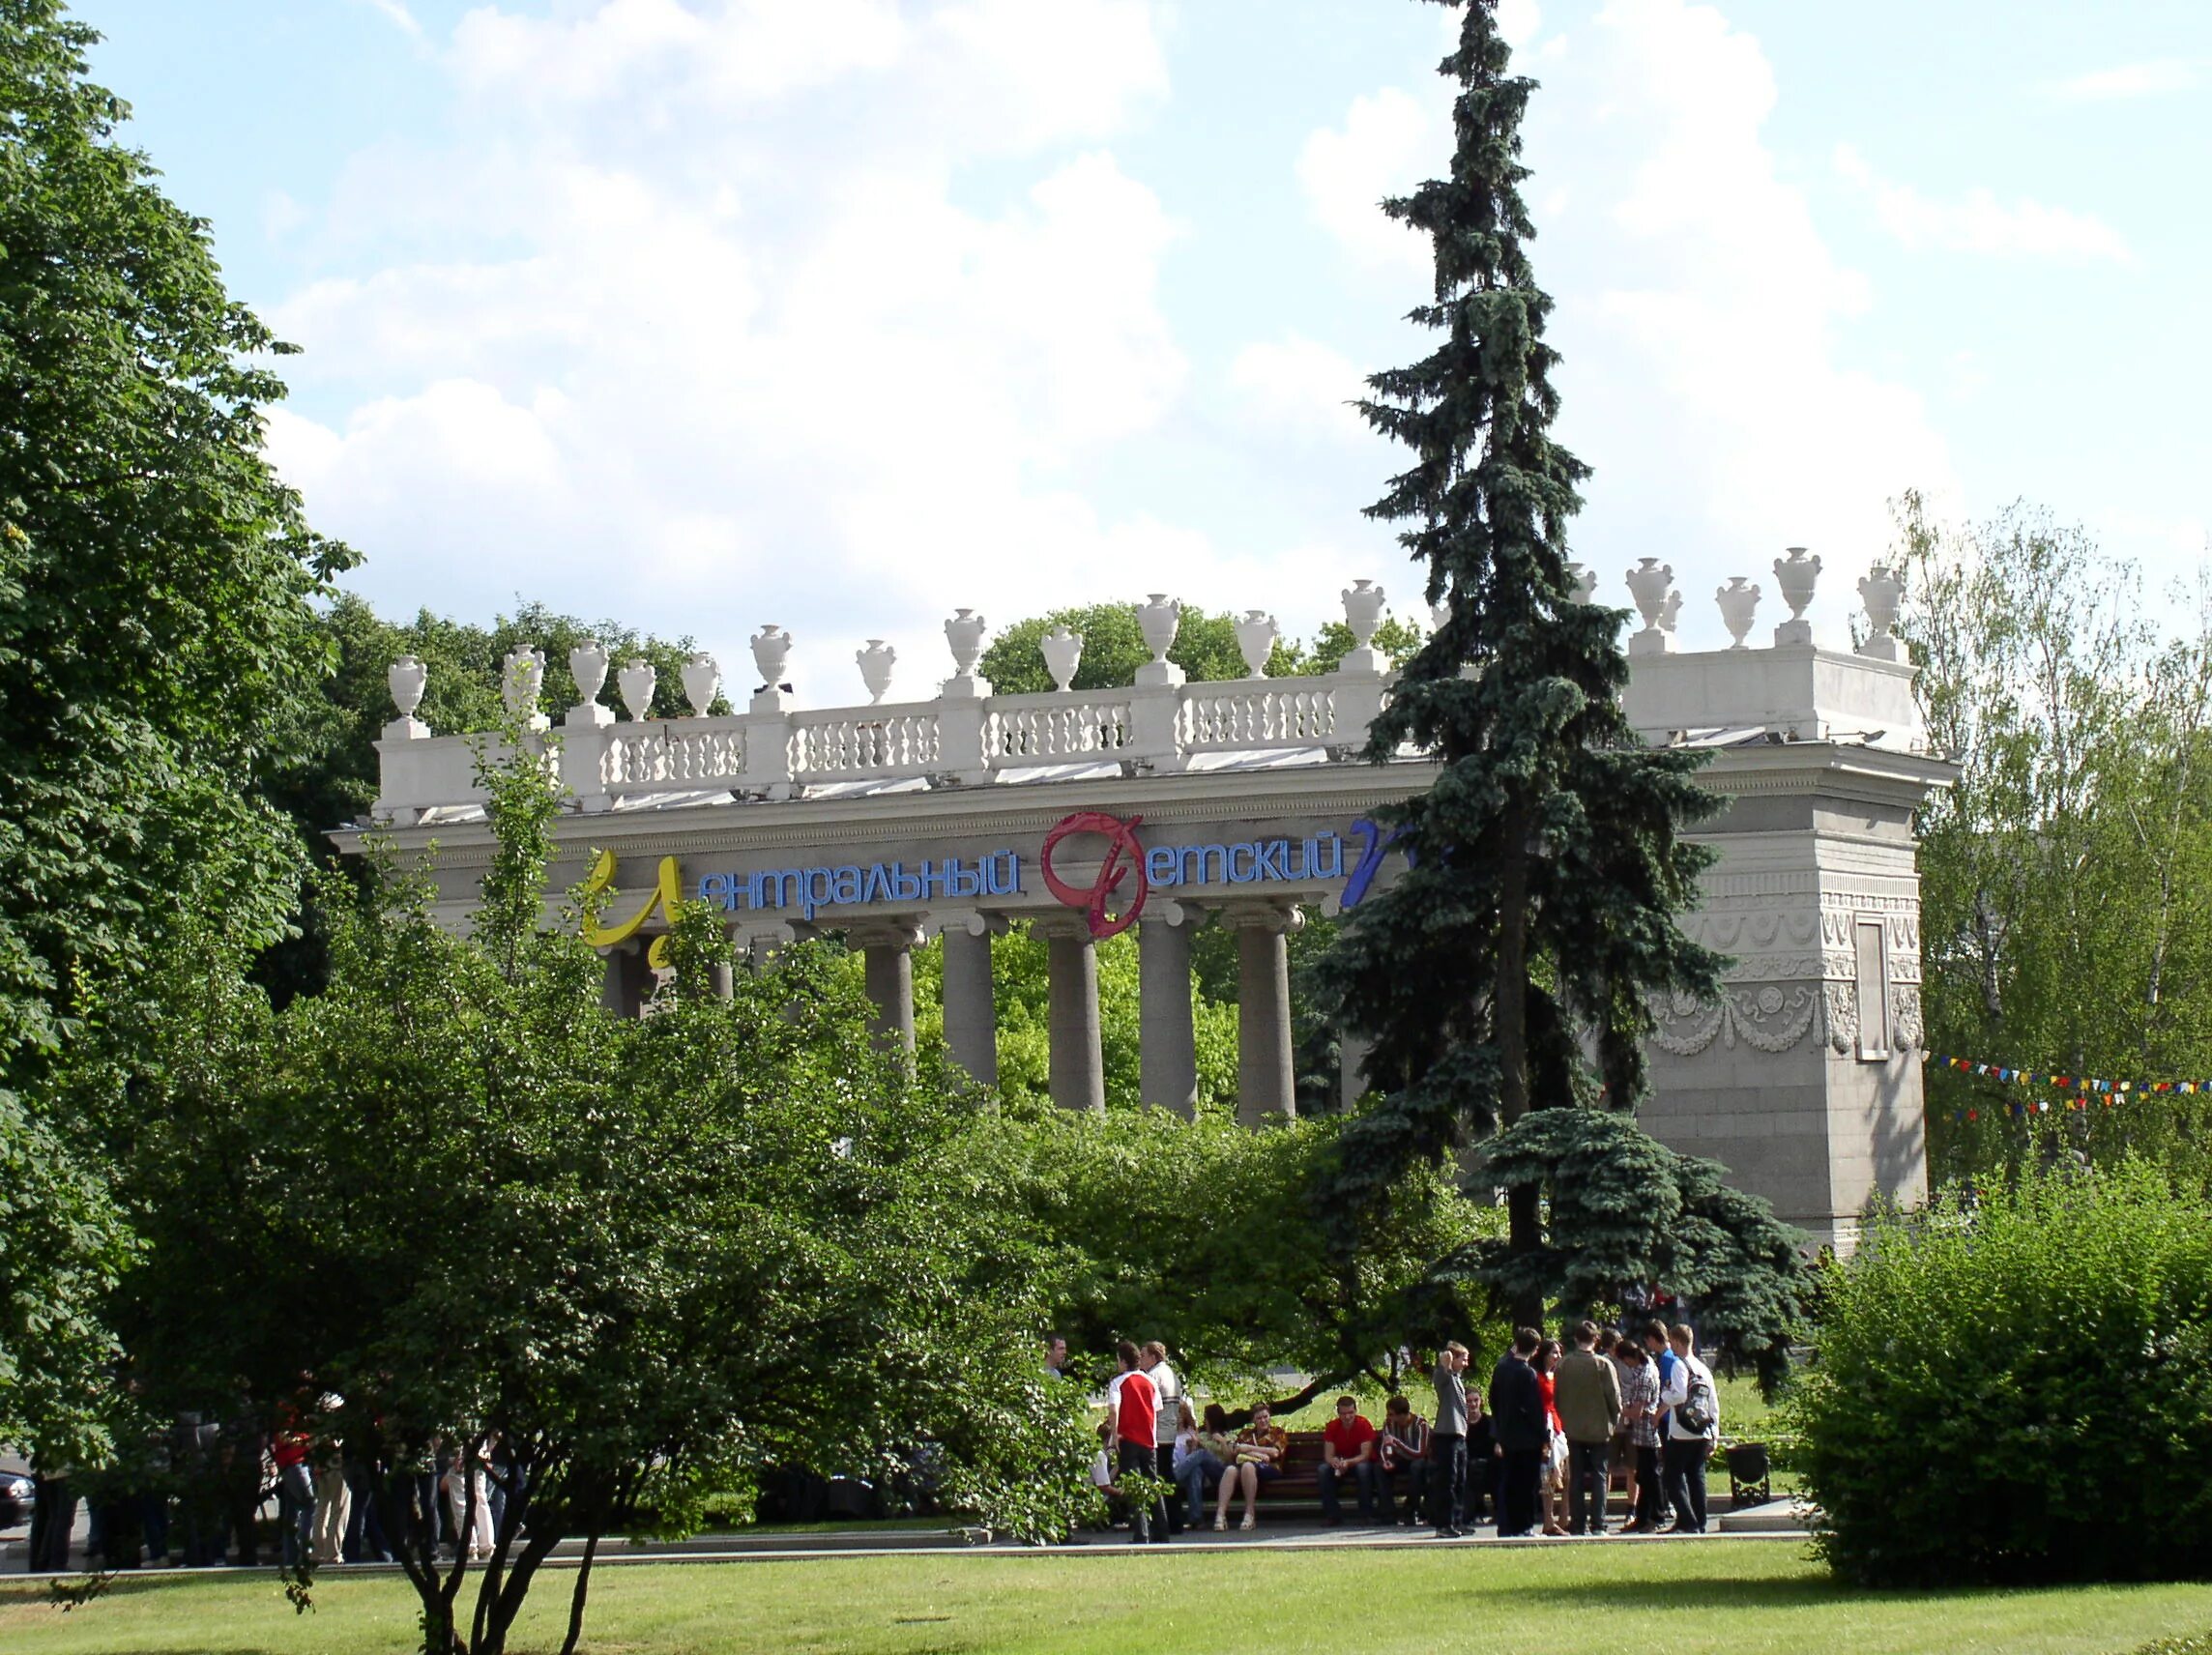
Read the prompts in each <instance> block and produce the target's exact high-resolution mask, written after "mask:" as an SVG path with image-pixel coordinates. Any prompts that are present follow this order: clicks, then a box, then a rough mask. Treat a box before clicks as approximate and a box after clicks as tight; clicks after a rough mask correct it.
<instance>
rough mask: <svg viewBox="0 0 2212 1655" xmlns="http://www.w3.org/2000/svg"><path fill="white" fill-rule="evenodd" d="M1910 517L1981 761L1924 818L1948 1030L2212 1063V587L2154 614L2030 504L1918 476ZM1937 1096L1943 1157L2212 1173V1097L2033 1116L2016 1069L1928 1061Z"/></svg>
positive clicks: (1945, 674)
mask: <svg viewBox="0 0 2212 1655" xmlns="http://www.w3.org/2000/svg"><path fill="white" fill-rule="evenodd" d="M1898 525H1899V537H1900V540H1901V542H1902V553H1903V556H1902V565H1903V573H1904V578H1905V581H1906V616H1905V621H1904V624H1903V626H1902V628H1901V630H1902V631H1903V633H1904V635H1905V636H1906V638H1907V640H1908V641H1909V642H1910V643H1911V645H1912V650H1913V657H1914V659H1915V661H1916V662H1917V663H1918V664H1919V666H1920V669H1921V671H1920V677H1919V679H1918V681H1917V683H1916V692H1917V694H1918V695H1919V697H1920V700H1921V706H1922V711H1923V712H1924V714H1925V716H1926V718H1927V722H1928V730H1929V736H1930V739H1931V740H1932V742H1933V743H1934V745H1935V746H1936V748H1937V749H1938V750H1940V751H1943V752H1945V753H1947V754H1949V755H1951V756H1952V757H1953V758H1954V759H1955V760H1956V761H1957V762H1958V763H1959V764H1960V767H1961V771H1960V776H1959V781H1958V784H1957V786H1955V787H1954V788H1952V789H1951V790H1950V791H1949V792H1947V793H1941V792H1939V793H1936V794H1933V795H1931V796H1930V798H1929V800H1928V803H1927V805H1926V806H1925V807H1924V809H1923V811H1922V814H1921V823H1920V893H1921V930H1922V938H1923V950H1924V953H1925V956H1926V965H1925V987H1924V989H1923V996H1924V1004H1925V1009H1926V1015H1927V1026H1928V1037H1929V1040H1930V1043H1931V1044H1932V1045H1933V1047H1934V1048H1935V1049H1936V1051H1938V1052H1950V1053H1957V1054H1959V1055H1961V1056H1965V1057H1971V1058H1974V1059H1977V1060H1983V1061H1989V1062H1996V1063H2002V1064H2005V1065H2006V1066H2008V1067H2020V1068H2032V1069H2039V1070H2052V1071H2056V1072H2058V1073H2061V1074H2090V1075H2100V1076H2108V1077H2110V1078H2113V1079H2154V1080H2161V1079H2182V1078H2191V1079H2203V1078H2205V1077H2207V1076H2212V613H2208V612H2207V609H2206V605H2205V600H2204V599H2203V598H2202V597H2201V596H2200V597H2199V600H2198V601H2197V603H2195V604H2194V605H2191V604H2189V603H2185V602H2178V603H2176V604H2174V605H2172V606H2171V607H2169V608H2168V609H2167V610H2165V611H2164V612H2154V611H2153V610H2152V608H2151V607H2150V606H2148V605H2146V604H2145V602H2144V601H2143V595H2142V590H2141V580H2140V577H2139V574H2138V571H2137V570H2136V569H2135V568H2134V566H2131V565H2129V564H2127V563H2125V562H2124V561H2121V560H2118V559H2114V558H2112V557H2110V556H2108V555H2107V554H2105V553H2104V552H2102V551H2100V550H2099V549H2098V547H2097V546H2096V545H2095V544H2094V543H2093V542H2092V541H2091V540H2090V539H2089V538H2088V537H2087V536H2086V535H2085V534H2083V532H2082V531H2081V530H2080V529H2078V528H2072V527H2067V526H2064V525H2060V524H2057V523H2054V522H2053V521H2052V519H2051V518H2050V516H2049V515H2048V514H2046V513H2043V512H2039V511H2034V510H2030V509H2027V508H2021V507H2015V508H2012V509H2011V510H2009V511H2006V512H2004V513H2002V514H2001V515H1999V516H1998V517H1997V518H1996V519H1994V521H1992V522H1988V523H1982V524H1975V525H1971V526H1967V527H1965V528H1953V527H1949V526H1945V525H1942V524H1939V523H1936V522H1933V521H1931V520H1930V519H1929V517H1928V516H1927V514H1926V510H1925V508H1924V506H1923V504H1922V502H1921V501H1920V499H1919V497H1918V496H1916V495H1907V496H1906V498H1905V499H1904V500H1903V501H1902V502H1901V503H1900V506H1899V511H1898ZM2169 626H2170V627H2173V628H2175V629H2176V631H2177V632H2178V635H2177V636H2173V637H2171V638H2168V636H2166V635H2165V632H2164V628H2167V627H2169ZM1928 1095H1929V1120H1930V1128H1929V1140H1930V1148H1931V1152H1932V1157H1933V1159H1934V1162H1935V1166H1936V1170H1937V1171H1938V1173H1940V1174H1941V1175H1943V1176H1950V1177H1966V1176H1976V1175H1979V1174H1983V1173H1987V1172H1990V1171H1992V1170H1994V1169H1996V1168H1999V1167H2005V1166H2018V1165H2020V1164H2023V1162H2027V1161H2032V1160H2039V1159H2051V1158H2058V1157H2068V1158H2070V1157H2072V1156H2075V1155H2086V1156H2088V1157H2090V1158H2092V1159H2095V1160H2097V1161H2100V1162H2106V1163H2110V1162H2114V1161H2117V1160H2119V1159H2122V1158H2124V1157H2126V1156H2128V1155H2143V1156H2147V1157H2150V1158H2152V1159H2156V1160H2160V1161H2163V1162H2166V1163H2167V1164H2168V1165H2169V1166H2173V1167H2176V1168H2187V1169H2188V1171H2189V1176H2190V1177H2191V1178H2192V1179H2193V1180H2194V1181H2195V1182H2196V1183H2197V1186H2198V1187H2199V1188H2202V1189H2206V1190H2212V1154H2208V1153H2207V1150H2206V1147H2205V1146H2206V1145H2207V1144H2208V1143H2212V1096H2206V1095H2203V1094H2198V1095H2194V1096H2185V1095H2180V1094H2173V1095H2168V1096H2161V1097H2156V1098H2145V1099H2134V1098H2131V1099H2129V1100H2128V1101H2127V1102H2125V1103H2124V1104H2122V1105H2121V1106H2119V1107H2116V1108H2112V1109H2102V1108H2100V1109H2093V1110H2089V1111H2086V1112H2064V1111H2054V1112H2053V1113H2052V1115H2051V1116H2048V1117H2041V1118H2038V1119H2037V1120H2036V1121H2035V1122H2034V1123H2033V1125H2032V1127H2031V1126H2030V1125H2029V1124H2028V1123H2026V1122H2024V1121H2023V1122H2018V1123H2016V1122H2014V1121H2013V1120H2012V1119H2011V1118H2009V1117H2008V1115H2007V1114H2006V1112H2005V1110H2004V1108H2003V1104H2004V1102H2005V1101H2007V1100H2017V1099H2018V1098H2019V1097H2021V1096H2022V1095H2023V1094H2022V1093H2021V1092H2020V1090H2019V1089H2017V1088H2006V1089H1999V1088H1998V1087H1997V1085H1996V1084H1995V1083H1994V1082H1990V1081H1986V1080H1977V1079H1974V1078H1972V1077H1969V1076H1965V1075H1961V1074H1958V1073H1956V1072H1954V1071H1950V1070H1940V1069H1932V1070H1931V1071H1930V1072H1929V1082H1928ZM2042 1095H2043V1096H2045V1097H2047V1098H2051V1099H2053V1100H2055V1098H2056V1097H2057V1096H2058V1095H2059V1094H2055V1093H2049V1092H2046V1093H2043V1094H2042ZM1968 1109H1971V1110H1973V1111H1974V1112H1975V1113H1976V1115H1977V1117H1978V1118H1977V1119H1976V1120H1974V1121H1971V1122H1965V1121H1961V1120H1958V1119H1957V1118H1956V1117H1957V1116H1958V1115H1959V1114H1960V1113H1962V1112H1964V1111H1965V1110H1968Z"/></svg>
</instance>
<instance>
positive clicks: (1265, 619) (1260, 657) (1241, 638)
mask: <svg viewBox="0 0 2212 1655" xmlns="http://www.w3.org/2000/svg"><path fill="white" fill-rule="evenodd" d="M1281 635H1282V628H1281V627H1279V626H1277V625H1276V624H1275V618H1274V617H1273V616H1272V615H1270V614H1268V613H1267V612H1266V610H1265V609H1247V610H1245V611H1244V619H1243V620H1241V621H1239V622H1237V653H1238V654H1240V655H1242V656H1243V657H1244V670H1245V671H1246V672H1247V673H1249V674H1251V676H1252V677H1254V678H1265V677H1266V674H1267V657H1268V656H1269V655H1271V654H1273V653H1275V640H1276V639H1277V638H1278V637H1280V636H1281Z"/></svg>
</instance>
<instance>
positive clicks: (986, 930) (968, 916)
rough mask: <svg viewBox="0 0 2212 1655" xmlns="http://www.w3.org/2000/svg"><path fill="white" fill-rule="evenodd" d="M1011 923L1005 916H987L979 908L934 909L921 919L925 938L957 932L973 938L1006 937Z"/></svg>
mask: <svg viewBox="0 0 2212 1655" xmlns="http://www.w3.org/2000/svg"><path fill="white" fill-rule="evenodd" d="M1009 923H1010V921H1009V920H1008V919H1007V918H1006V916H1005V915H1004V914H985V913H984V912H983V911H982V910H981V909H979V908H933V909H931V910H930V911H929V912H928V913H927V914H925V915H922V918H921V932H922V935H923V936H925V937H939V936H949V935H951V934H952V933H953V932H955V931H962V932H966V933H967V934H968V935H969V936H971V937H1004V935H1005V934H1006V927H1007V925H1008V924H1009Z"/></svg>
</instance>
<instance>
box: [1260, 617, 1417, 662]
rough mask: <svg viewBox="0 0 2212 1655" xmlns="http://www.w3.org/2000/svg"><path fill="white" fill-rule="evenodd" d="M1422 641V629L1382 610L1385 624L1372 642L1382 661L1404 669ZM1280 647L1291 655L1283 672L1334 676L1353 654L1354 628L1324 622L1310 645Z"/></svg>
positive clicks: (1340, 623)
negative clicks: (1346, 657) (1333, 673)
mask: <svg viewBox="0 0 2212 1655" xmlns="http://www.w3.org/2000/svg"><path fill="white" fill-rule="evenodd" d="M1421 641H1422V632H1421V629H1420V627H1418V626H1417V625H1415V624H1413V623H1412V622H1411V621H1401V620H1400V619H1399V618H1398V617H1397V616H1395V615H1393V614H1391V613H1390V612H1389V611H1387V610H1385V611H1383V621H1382V624H1380V625H1378V626H1377V627H1376V628H1375V636H1374V638H1373V640H1372V642H1373V644H1374V646H1375V648H1376V649H1377V650H1379V651H1381V652H1382V654H1383V659H1384V660H1386V661H1388V662H1389V663H1390V665H1391V666H1392V667H1393V668H1395V667H1402V666H1404V665H1405V664H1406V663H1407V662H1408V661H1410V660H1412V658H1413V654H1414V653H1415V652H1416V651H1417V650H1419V649H1420V647H1421ZM1280 648H1283V649H1285V650H1287V653H1288V655H1289V659H1288V660H1287V661H1286V662H1285V664H1284V668H1283V670H1284V671H1287V672H1292V673H1297V674H1300V675H1305V676H1317V677H1318V676H1319V675H1320V674H1323V673H1332V672H1334V671H1336V669H1337V668H1338V667H1339V666H1341V665H1343V663H1344V657H1345V656H1346V655H1348V654H1350V653H1352V648H1353V643H1352V628H1351V627H1350V626H1347V625H1346V624H1344V623H1343V622H1341V621H1324V622H1323V623H1322V627H1321V630H1320V631H1319V632H1316V633H1315V634H1314V640H1313V642H1312V643H1311V644H1292V645H1288V646H1280ZM1268 670H1269V671H1270V672H1273V671H1275V670H1276V669H1275V666H1274V663H1273V662H1272V661H1270V662H1269V663H1268Z"/></svg>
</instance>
